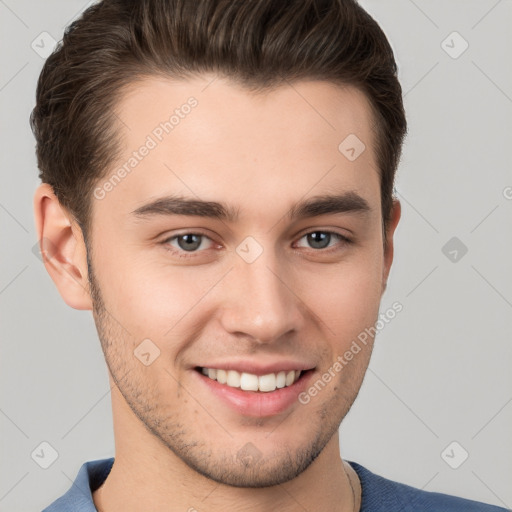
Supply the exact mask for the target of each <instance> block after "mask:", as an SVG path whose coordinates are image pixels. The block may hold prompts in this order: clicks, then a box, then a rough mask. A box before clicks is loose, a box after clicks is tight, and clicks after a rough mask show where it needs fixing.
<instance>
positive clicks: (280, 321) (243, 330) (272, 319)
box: [220, 250, 305, 344]
mask: <svg viewBox="0 0 512 512" xmlns="http://www.w3.org/2000/svg"><path fill="white" fill-rule="evenodd" d="M291 276H292V273H291V272H289V271H288V272H287V271H285V266H284V265H279V264H278V262H277V261H276V258H275V256H274V255H273V254H271V251H269V250H266V251H264V252H263V254H261V255H260V257H259V258H258V259H257V260H256V261H254V262H252V263H247V262H245V261H243V260H241V259H240V260H238V261H237V260H235V266H234V268H233V270H232V271H231V272H230V273H229V274H228V276H226V279H227V280H228V282H226V283H225V285H224V287H223V290H225V292H224V293H223V295H222V307H221V310H222V313H221V315H220V321H221V324H222V326H223V328H224V329H225V330H226V331H227V332H229V333H230V334H233V335H237V336H246V337H247V338H249V339H251V340H253V341H255V342H257V343H260V344H265V343H272V342H277V341H279V340H280V339H282V338H283V337H284V336H286V335H288V336H289V335H291V333H292V332H294V331H295V332H298V331H300V330H301V328H302V325H303V322H304V311H305V308H304V304H303V303H302V302H301V300H300V297H299V296H298V295H297V292H296V291H295V290H294V283H293V278H292V277H291Z"/></svg>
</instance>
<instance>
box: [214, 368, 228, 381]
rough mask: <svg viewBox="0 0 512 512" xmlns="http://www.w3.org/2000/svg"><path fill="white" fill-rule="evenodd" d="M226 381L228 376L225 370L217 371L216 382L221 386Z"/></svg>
mask: <svg viewBox="0 0 512 512" xmlns="http://www.w3.org/2000/svg"><path fill="white" fill-rule="evenodd" d="M227 380H228V376H227V373H226V370H217V382H220V383H221V384H226V382H227Z"/></svg>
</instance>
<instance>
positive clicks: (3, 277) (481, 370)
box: [0, 0, 512, 512]
mask: <svg viewBox="0 0 512 512" xmlns="http://www.w3.org/2000/svg"><path fill="white" fill-rule="evenodd" d="M86 5H88V4H84V3H83V2H82V1H79V0H72V1H70V0H66V1H63V0H59V1H57V0H52V1H46V2H44V3H43V2H35V1H27V0H20V1H16V2H15V1H14V0H0V17H1V18H0V19H1V25H0V38H1V39H0V48H1V49H2V55H1V66H0V73H1V74H0V108H1V128H0V129H1V134H0V135H1V136H0V143H1V148H0V159H1V160H0V162H1V164H0V168H1V172H2V187H1V191H0V193H1V195H0V229H1V231H0V232H1V240H2V243H1V244H0V251H1V258H2V260H1V261H2V263H1V274H0V307H1V315H2V324H1V332H2V344H1V359H0V365H1V366H0V379H1V399H0V429H1V438H0V442H1V458H0V461H1V462H0V464H1V467H0V510H2V511H10V512H16V511H28V510H40V509H42V508H43V507H44V506H46V505H48V504H49V503H50V502H51V501H53V500H54V499H56V498H57V497H59V496H60V495H62V494H63V493H64V492H65V491H66V490H67V489H68V488H69V487H70V485H71V481H72V480H73V479H74V478H75V476H76V473H77V471H78V469H79V467H80V466H81V464H82V463H83V462H85V461H88V460H93V459H97V458H104V457H110V456H112V455H113V454H114V451H113V446H114V445H113V435H112V420H111V411H110V389H109V384H108V379H107V373H106V367H105V364H104V361H103V355H102V353H101V350H100V345H99V342H98V340H97V335H96V331H95V328H94V324H93V321H92V316H91V314H90V313H87V312H81V311H75V310H73V309H71V308H69V307H67V306H66V305H65V304H64V302H63V301H62V300H61V298H60V296H59V295H58V293H57V290H56V289H55V287H54V285H53V283H52V281H51V280H50V278H49V276H48V275H47V273H46V271H45V269H44V267H43V265H42V263H41V262H40V260H39V259H38V258H37V257H36V256H35V255H34V254H33V252H32V248H33V246H34V244H35V243H36V242H37V240H36V236H35V230H34V222H33V213H32V196H33V192H34V190H35V188H36V186H37V184H38V178H37V169H36V161H35V156H34V140H33V137H32V134H31V132H30V129H29V125H28V117H29V113H30V111H31V109H32V107H33V103H34V94H35V83H36V79H37V76H38V74H39V72H40V70H41V66H42V64H43V58H42V57H41V56H40V55H39V54H38V53H37V52H36V51H35V50H34V49H33V48H32V47H31V45H32V42H33V41H35V43H34V46H35V44H38V45H39V46H35V48H37V51H38V52H39V53H44V50H45V48H48V47H49V45H50V46H51V40H50V39H49V36H47V35H44V34H43V35H42V36H41V35H40V34H41V33H42V32H47V33H48V34H50V35H51V36H52V37H53V38H54V39H57V40H58V39H60V38H61V37H62V33H63V27H64V26H65V25H67V24H68V22H69V21H70V20H71V19H72V18H74V17H75V16H76V15H77V14H78V13H79V12H80V11H82V10H83V9H84V8H85V6H86ZM362 5H363V6H364V7H365V8H366V9H367V10H368V11H369V12H370V13H371V14H372V15H373V16H374V17H375V18H376V19H377V21H378V22H379V23H380V24H381V26H382V27H383V29H384V31H385V32H386V34H387V35H388V37H389V38H390V40H391V43H392V45H393V48H394V50H395V52H396V56H397V60H398V63H399V66H400V78H401V82H402V84H403V88H404V91H405V102H406V109H407V113H408V120H409V136H408V139H407V142H406V145H405V149H404V157H403V159H402V163H401V165H400V169H399V173H398V181H397V193H398V196H399V198H400V199H401V200H402V206H403V218H402V221H401V224H400V225H399V228H398V230H397V235H396V236H397V238H396V256H395V263H394V266H393V268H392V271H391V276H390V282H389V286H388V290H387V291H386V294H385V296H384V299H383V303H382V309H381V310H382V311H385V310H386V309H387V308H388V307H389V306H390V305H391V304H392V303H393V302H395V301H399V302H400V303H401V304H402V305H403V311H402V312H400V313H399V314H397V315H396V317H395V318H394V319H393V320H392V322H390V323H389V324H388V325H387V326H386V327H385V329H383V330H382V331H381V332H380V333H379V336H378V341H377V344H376V348H375V352H374V356H373V359H372V362H371V364H370V369H369V371H368V374H367V376H366V379H365V382H364V384H363V387H362V390H361V393H360V396H359V398H358V400H357V402H356V404H355V405H354V407H353V409H352V410H351V412H350V413H349V415H348V417H347V418H346V421H345V422H344V424H343V426H342V428H341V429H340V436H341V442H342V454H343V455H344V456H345V457H346V458H348V459H349V460H355V461H358V462H359V463H361V464H363V465H366V466H367V467H368V468H369V469H371V470H372V471H375V472H377V473H380V474H382V475H384V476H387V477H388V478H392V479H395V480H399V481H402V482H405V483H408V484H410V485H413V486H415V487H420V488H424V489H426V490H431V491H440V492H447V493H450V494H456V495H461V496H465V497H468V498H472V499H476V500H481V501H485V502H489V503H494V504H497V505H501V506H507V507H509V508H510V507H512V485H511V481H512V440H511V436H510V432H512V429H511V426H512V403H511V402H512V372H511V363H512V346H511V343H510V340H511V334H512V325H511V321H510V319H511V313H512V309H511V308H512V267H511V265H510V262H511V261H512V240H511V237H512V235H511V220H512V199H511V198H512V188H510V187H512V173H511V157H510V145H511V142H512V139H511V132H512V130H511V127H512V116H511V114H512V76H511V71H510V61H511V57H512V51H511V50H512V45H511V31H510V26H511V22H512V3H511V2H510V0H501V1H496V0H478V1H476V0H472V1H469V0H451V1H446V0H428V1H427V0H414V1H412V0H389V1H385V2H384V1H382V0H365V1H363V2H362ZM454 31H456V32H458V33H459V34H460V36H461V37H459V36H457V35H450V34H452V33H453V32H454ZM41 39H42V40H43V41H41ZM443 41H445V42H444V43H443ZM464 41H467V43H468V44H469V46H468V48H467V50H466V51H465V52H464V53H462V54H461V55H458V54H459V53H460V51H461V50H462V49H463V48H464V46H465V43H464ZM447 52H448V53H447ZM449 53H451V56H450V55H449ZM454 56H456V57H457V58H454ZM507 187H508V188H507ZM453 237H456V240H455V241H452V242H451V244H452V245H449V246H448V247H447V248H445V249H444V251H443V247H444V246H445V244H446V243H447V242H448V241H449V240H450V239H452V238H453ZM464 247H466V248H467V253H466V254H464V255H463V249H464ZM454 250H455V251H457V253H456V254H455V253H454V252H453V251H454ZM450 251H451V252H450ZM455 255H456V259H455V261H453V260H454V258H455ZM507 262H508V264H507ZM43 441H46V442H48V443H49V444H50V445H51V446H52V447H53V448H54V449H55V450H56V451H57V452H58V458H57V459H56V460H55V462H54V463H53V464H52V465H51V466H50V467H49V468H48V469H43V468H41V467H40V466H39V465H38V464H37V463H36V462H35V460H34V459H33V458H32V457H31V454H32V453H33V452H34V450H36V448H38V447H39V446H40V443H41V442H43ZM454 441H455V442H456V443H458V444H457V445H453V444H452V445H451V446H449V445H450V444H451V443H452V442H454ZM447 447H449V448H448V449H447V450H445V449H446V448H447ZM39 450H40V448H39ZM36 452H37V450H36ZM465 452H467V453H468V455H469V456H468V458H467V460H465V461H464V462H463V463H462V464H460V463H461V461H462V460H463V458H464V457H463V456H464V454H465ZM46 453H49V452H48V450H46ZM443 454H444V455H443ZM35 458H37V457H35ZM39 462H41V461H39ZM42 462H43V463H44V461H42ZM448 462H449V463H450V464H451V465H452V466H456V465H458V464H460V466H459V467H458V468H457V469H453V468H452V467H450V465H449V464H448Z"/></svg>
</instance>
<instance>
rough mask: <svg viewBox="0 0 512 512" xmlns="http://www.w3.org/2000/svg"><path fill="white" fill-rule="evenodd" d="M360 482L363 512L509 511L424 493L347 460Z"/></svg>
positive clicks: (442, 495) (447, 496) (439, 494)
mask: <svg viewBox="0 0 512 512" xmlns="http://www.w3.org/2000/svg"><path fill="white" fill-rule="evenodd" d="M348 462H349V464H350V465H351V466H352V467H353V468H354V470H355V471H356V473H357V475H358V476H359V479H360V481H361V488H362V502H361V512H413V511H414V512H506V510H507V509H505V508H501V507H496V506H493V505H486V504H485V503H480V502H477V501H472V500H467V499H464V498H458V497H456V496H450V495H447V494H441V493H438V492H429V491H423V490H421V489H416V488H414V487H411V486H409V485H405V484H401V483H399V482H394V481H392V480H388V479H387V478H383V477H381V476H379V475H376V474H374V473H372V472H371V471H369V470H368V469H366V468H365V467H363V466H361V465H360V464H357V463H356V462H351V461H348Z"/></svg>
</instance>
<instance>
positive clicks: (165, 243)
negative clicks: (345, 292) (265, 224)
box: [161, 229, 353, 259]
mask: <svg viewBox="0 0 512 512" xmlns="http://www.w3.org/2000/svg"><path fill="white" fill-rule="evenodd" d="M312 233H324V234H329V235H331V236H334V237H337V238H338V239H339V241H340V243H341V245H342V246H344V245H349V244H352V243H353V240H351V239H350V238H347V237H346V236H344V235H342V234H341V233H337V232H336V231H329V230H321V229H315V230H312V231H308V232H306V233H304V234H303V235H302V236H301V237H300V238H299V240H302V239H303V238H304V237H306V236H308V235H311V234H312ZM186 235H195V236H200V237H203V238H208V239H210V240H211V241H212V242H213V240H212V239H211V238H210V237H209V236H208V235H206V234H205V233H201V232H196V231H187V232H184V233H179V234H177V235H173V236H171V237H169V238H166V239H165V240H163V241H162V242H161V244H162V245H163V246H164V248H165V249H166V250H168V251H170V252H171V253H173V254H174V255H175V256H177V257H178V258H183V259H185V258H194V257H197V255H198V254H199V253H201V252H203V251H204V250H203V251H201V250H196V251H188V252H187V251H184V250H183V249H176V248H171V246H170V245H169V243H170V242H171V241H173V240H177V239H178V238H180V237H182V236H186ZM201 242H202V239H201ZM329 242H330V240H329ZM206 250H207V249H206ZM310 250H311V251H313V252H315V253H322V254H331V253H332V252H336V251H338V250H340V247H334V248H333V247H326V248H323V249H315V248H310Z"/></svg>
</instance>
